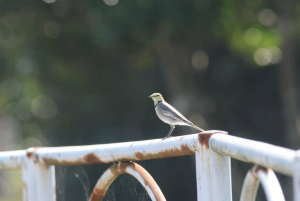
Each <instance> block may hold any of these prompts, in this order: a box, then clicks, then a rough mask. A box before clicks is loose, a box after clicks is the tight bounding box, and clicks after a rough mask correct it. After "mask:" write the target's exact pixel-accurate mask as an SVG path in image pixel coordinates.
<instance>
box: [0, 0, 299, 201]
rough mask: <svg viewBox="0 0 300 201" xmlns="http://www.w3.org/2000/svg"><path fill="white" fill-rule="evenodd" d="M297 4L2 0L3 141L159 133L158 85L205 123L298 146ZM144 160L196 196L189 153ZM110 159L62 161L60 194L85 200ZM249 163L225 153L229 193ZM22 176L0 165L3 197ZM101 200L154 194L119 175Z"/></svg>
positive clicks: (60, 141) (175, 187)
mask: <svg viewBox="0 0 300 201" xmlns="http://www.w3.org/2000/svg"><path fill="white" fill-rule="evenodd" d="M299 13H300V2H299V1H296V0H295V1H293V0H287V1H280V0H245V1H237V0H221V1H216V0H185V1H180V0H132V1H125V0H103V1H102V0H85V1H82V0H73V1H70V0H64V1H63V0H57V1H55V0H45V1H41V0H40V1H37V0H28V1H21V0H20V1H1V2H0V137H1V141H0V149H1V151H5V150H14V149H24V148H28V147H32V146H71V145H88V144H102V143H115V142H125V141H137V140H146V139H155V138H162V137H164V136H165V135H166V134H167V133H168V131H169V126H168V125H167V124H164V123H163V122H161V121H160V120H159V119H158V117H157V116H156V114H155V112H154V108H153V101H152V100H151V99H149V98H148V95H150V94H152V93H154V92H160V93H161V94H162V95H163V96H164V98H165V100H166V101H168V102H169V103H170V104H172V105H173V106H174V107H175V108H177V109H178V110H179V111H180V112H181V113H183V114H184V115H185V116H186V117H187V118H188V119H190V120H191V121H192V122H194V123H195V124H196V125H198V126H199V127H202V128H204V129H214V130H215V129H218V130H225V131H228V132H229V133H230V134H231V135H235V136H239V137H243V138H248V139H253V140H259V141H263V142H267V143H271V144H275V145H279V146H283V147H288V148H293V149H298V148H299V144H300V137H299V131H300V116H299V100H298V94H299V83H298V82H297V79H298V74H299V70H298V65H297V63H298V62H299V56H298V55H299V51H300V48H299V44H300V40H299V39H300V24H299V22H300V16H299ZM195 132H196V130H194V129H191V128H188V127H176V129H175V131H174V133H173V135H174V136H178V135H185V134H190V133H195ZM139 164H141V165H142V166H143V167H145V168H146V169H147V170H148V171H149V173H150V174H151V175H152V176H153V177H154V178H155V179H156V181H157V183H158V184H159V186H160V187H161V189H162V191H163V192H164V194H165V196H166V198H167V200H170V201H177V200H178V201H179V200H196V181H195V161H194V157H193V156H187V157H179V158H170V159H161V160H152V161H143V162H140V163H139ZM108 167H109V164H108V165H92V166H77V167H57V168H56V170H57V172H56V173H57V174H56V175H57V188H58V189H57V196H58V201H69V200H87V197H88V196H89V195H90V193H91V191H92V189H93V187H94V185H95V183H96V181H97V179H98V178H99V177H100V175H101V174H102V173H103V171H104V170H105V169H106V168H108ZM250 167H251V164H245V163H242V162H237V161H235V160H233V159H232V179H233V198H234V200H238V198H239V195H240V192H241V186H242V182H243V179H244V177H245V175H246V172H247V170H248V169H249V168H250ZM278 177H279V179H280V181H281V184H282V188H283V189H284V192H285V196H286V199H287V200H291V199H292V190H291V179H289V178H286V177H284V176H282V175H278ZM20 181H21V178H20V172H19V173H16V172H9V174H6V173H5V174H4V173H2V174H1V175H0V187H1V188H0V189H1V190H0V191H1V193H0V200H1V201H2V200H21V184H20V183H21V182H20ZM260 190H261V188H260ZM264 199H265V198H264V195H263V193H262V192H260V194H259V195H258V199H257V200H264ZM106 200H139V201H140V200H149V197H147V194H146V193H145V191H144V190H143V188H142V187H141V186H140V185H139V184H138V183H137V181H136V180H134V179H132V178H131V177H129V176H126V175H124V176H122V177H120V178H118V179H117V180H116V181H115V182H114V183H113V186H112V187H111V188H110V189H109V192H108V195H107V197H106Z"/></svg>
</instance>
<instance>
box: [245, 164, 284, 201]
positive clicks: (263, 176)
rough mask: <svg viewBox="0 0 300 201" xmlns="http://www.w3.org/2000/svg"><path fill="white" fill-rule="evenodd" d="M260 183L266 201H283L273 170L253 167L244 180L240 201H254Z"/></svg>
mask: <svg viewBox="0 0 300 201" xmlns="http://www.w3.org/2000/svg"><path fill="white" fill-rule="evenodd" d="M260 182H261V184H262V187H263V189H264V192H265V195H266V197H267V200H268V201H275V200H276V201H284V200H285V199H284V196H283V193H282V189H281V187H280V184H279V182H278V180H277V177H276V175H275V173H274V172H273V170H271V169H270V168H263V167H259V166H257V165H255V166H254V167H252V168H251V169H250V170H249V171H248V173H247V176H246V178H245V181H244V184H243V189H242V194H241V198H240V201H255V198H256V194H257V189H258V185H259V183H260Z"/></svg>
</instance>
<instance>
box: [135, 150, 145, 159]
mask: <svg viewBox="0 0 300 201" xmlns="http://www.w3.org/2000/svg"><path fill="white" fill-rule="evenodd" d="M135 156H136V157H137V159H139V160H143V159H144V154H143V153H142V152H135Z"/></svg>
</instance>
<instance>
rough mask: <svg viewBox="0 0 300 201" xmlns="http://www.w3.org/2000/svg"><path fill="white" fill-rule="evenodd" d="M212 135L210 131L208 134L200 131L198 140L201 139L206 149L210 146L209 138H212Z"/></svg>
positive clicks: (200, 141)
mask: <svg viewBox="0 0 300 201" xmlns="http://www.w3.org/2000/svg"><path fill="white" fill-rule="evenodd" d="M212 135H213V134H212V133H208V134H206V133H200V134H199V135H198V141H199V143H200V144H201V145H202V147H203V146H205V147H206V149H208V148H209V144H208V141H209V138H210V137H211V136H212Z"/></svg>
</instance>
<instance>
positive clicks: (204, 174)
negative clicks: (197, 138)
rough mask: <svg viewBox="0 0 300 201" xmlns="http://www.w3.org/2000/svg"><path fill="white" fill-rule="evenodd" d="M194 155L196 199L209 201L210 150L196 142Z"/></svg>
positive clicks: (210, 198)
mask: <svg viewBox="0 0 300 201" xmlns="http://www.w3.org/2000/svg"><path fill="white" fill-rule="evenodd" d="M203 135H206V134H203ZM195 157H196V159H195V160H196V177H197V200H198V201H202V200H206V201H211V200H212V195H211V192H212V190H211V175H210V150H209V149H208V147H206V146H202V145H201V144H200V143H199V142H198V149H197V152H196V153H195Z"/></svg>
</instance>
